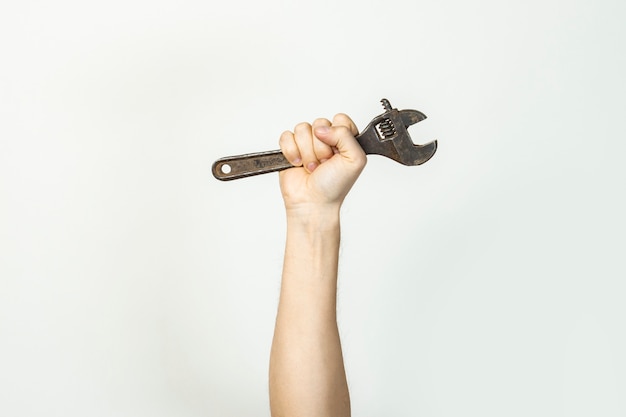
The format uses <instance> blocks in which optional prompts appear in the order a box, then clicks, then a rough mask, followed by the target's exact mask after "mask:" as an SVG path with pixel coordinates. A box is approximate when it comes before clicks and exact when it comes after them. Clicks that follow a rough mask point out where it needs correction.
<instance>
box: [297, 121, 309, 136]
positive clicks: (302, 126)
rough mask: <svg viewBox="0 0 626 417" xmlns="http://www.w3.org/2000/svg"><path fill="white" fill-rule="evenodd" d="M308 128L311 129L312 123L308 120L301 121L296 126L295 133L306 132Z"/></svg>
mask: <svg viewBox="0 0 626 417" xmlns="http://www.w3.org/2000/svg"><path fill="white" fill-rule="evenodd" d="M306 130H311V125H310V124H309V123H307V122H300V123H298V124H297V125H296V126H295V127H294V128H293V131H294V133H299V132H304V131H306Z"/></svg>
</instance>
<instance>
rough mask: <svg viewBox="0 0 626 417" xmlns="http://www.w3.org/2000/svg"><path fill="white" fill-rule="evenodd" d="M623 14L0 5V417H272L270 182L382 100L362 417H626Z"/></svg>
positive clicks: (366, 184)
mask: <svg viewBox="0 0 626 417" xmlns="http://www.w3.org/2000/svg"><path fill="white" fill-rule="evenodd" d="M625 21H626V6H625V5H624V2H622V1H618V0H600V1H580V0H573V1H568V2H565V1H557V0H541V1H538V0H530V1H515V2H513V1H507V2H505V1H495V0H477V1H473V2H466V1H460V0H447V1H446V0H444V1H429V2H416V1H409V0H391V1H386V2H376V1H369V2H365V1H317V2H287V1H284V0H282V1H281V0H269V1H265V2H258V1H252V0H244V1H231V2H216V1H187V2H184V1H171V0H170V1H146V0H143V1H142V0H131V1H110V2H85V1H73V2H72V1H54V2H46V1H19V2H18V1H8V0H6V1H3V2H2V4H1V6H0V48H1V50H0V54H1V55H0V61H1V62H0V199H1V201H0V415H2V416H44V415H45V416H220V417H221V416H237V417H238V416H269V406H268V395H267V369H268V358H269V348H270V344H271V338H272V332H273V325H274V318H275V311H276V305H277V301H278V290H279V284H280V270H281V263H282V251H283V244H284V240H283V239H284V232H285V230H284V217H283V212H282V210H283V209H282V201H281V199H280V194H279V191H278V185H277V176H276V175H275V174H273V175H266V176H263V177H256V178H249V179H245V180H240V181H235V182H230V183H222V182H219V181H216V180H215V179H214V178H213V177H212V176H211V174H210V166H211V163H212V162H213V160H215V159H217V158H219V157H223V156H227V155H235V154H240V153H246V152H253V151H264V150H271V149H276V148H277V146H278V145H277V140H278V136H279V135H280V133H281V132H282V131H283V130H286V129H291V128H292V127H293V126H294V125H295V124H296V123H298V122H300V121H312V120H313V119H314V118H316V117H332V116H333V114H335V113H337V112H345V113H348V114H350V115H352V116H353V118H354V120H355V121H356V123H357V125H358V126H360V127H364V126H365V125H366V124H367V123H368V122H369V121H370V119H371V118H372V117H374V116H375V115H377V114H379V113H380V112H381V111H382V107H380V104H379V103H378V101H379V100H380V99H381V98H382V97H386V98H388V99H389V100H390V101H391V103H392V104H393V105H394V106H395V107H398V108H399V109H403V108H413V109H418V110H421V111H423V112H424V113H426V114H427V115H428V116H429V118H428V119H427V120H425V121H423V122H421V123H419V124H418V125H416V126H413V127H412V128H411V129H410V133H411V135H412V137H413V140H414V141H415V142H416V143H424V142H427V141H430V140H432V139H439V145H440V147H439V150H438V152H437V154H436V155H435V156H434V158H433V159H432V160H431V161H430V162H428V163H427V164H425V165H422V166H420V167H404V166H402V165H399V164H396V163H394V162H393V161H391V160H389V159H385V158H382V157H376V156H372V157H370V158H369V164H368V166H367V168H366V170H365V172H364V174H363V175H362V177H361V178H360V179H359V182H358V183H357V185H356V186H355V188H354V189H353V192H352V193H351V195H350V196H349V197H348V200H347V201H346V204H345V206H344V210H343V243H342V252H341V267H340V283H339V287H340V288H339V325H340V329H341V334H342V340H343V344H344V354H345V361H346V367H347V373H348V379H349V384H350V387H351V395H352V404H353V415H354V416H359V417H361V416H365V417H367V416H372V417H374V416H481V417H484V416H530V415H532V416H568V417H569V416H591V415H594V416H603V417H610V416H626V355H625V352H626V328H625V324H624V323H625V322H626V304H625V303H624V298H625V295H626V283H625V279H626V266H625V263H624V262H625V261H624V257H623V252H624V248H625V246H626V242H625V234H626V221H625V220H624V214H625V213H626V203H625V199H624V182H625V179H626V169H625V168H624V163H623V160H624V153H625V152H626V144H625V141H626V124H625V123H624V115H625V112H626V98H625V97H626V81H625V79H626V78H625V77H626V76H625V74H626V53H625V51H626V26H625V25H624V22H625Z"/></svg>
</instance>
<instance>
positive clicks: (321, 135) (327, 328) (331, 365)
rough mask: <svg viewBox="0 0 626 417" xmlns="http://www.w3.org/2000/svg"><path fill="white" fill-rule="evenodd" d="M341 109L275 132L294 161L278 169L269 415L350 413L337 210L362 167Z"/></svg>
mask: <svg viewBox="0 0 626 417" xmlns="http://www.w3.org/2000/svg"><path fill="white" fill-rule="evenodd" d="M356 134H357V129H356V127H355V125H354V123H353V122H352V120H350V118H349V117H347V116H345V115H337V116H335V118H334V119H333V121H332V123H331V122H330V121H328V120H326V119H318V120H316V121H315V122H314V123H313V125H312V126H311V125H309V124H306V123H302V124H299V125H298V126H296V128H295V129H294V132H285V133H283V135H282V136H281V149H282V151H283V153H284V154H285V156H286V157H287V159H289V161H290V162H291V163H292V164H293V165H295V166H296V168H292V169H289V170H287V171H284V172H281V174H280V183H281V191H282V194H283V198H284V200H285V208H286V212H287V242H286V248H285V261H284V267H283V276H282V286H281V293H280V302H279V306H278V315H277V318H276V327H275V332H274V340H273V343H272V351H271V355H270V406H271V411H272V416H274V417H299V416H315V417H324V416H328V417H331V416H332V417H341V416H349V415H350V396H349V393H348V386H347V382H346V375H345V370H344V365H343V356H342V352H341V343H340V339H339V332H338V330H337V321H336V289H337V264H338V253H339V240H340V229H339V209H340V207H341V203H342V202H343V199H344V198H345V196H346V194H347V193H348V191H349V190H350V188H351V187H352V185H353V184H354V182H355V181H356V179H357V177H358V176H359V174H360V172H361V171H362V169H363V167H364V166H365V162H366V159H365V154H364V153H363V150H362V149H361V148H360V146H359V145H358V143H357V142H356V140H355V139H354V135H356Z"/></svg>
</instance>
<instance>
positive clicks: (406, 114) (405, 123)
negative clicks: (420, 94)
mask: <svg viewBox="0 0 626 417" xmlns="http://www.w3.org/2000/svg"><path fill="white" fill-rule="evenodd" d="M384 101H386V100H384ZM387 104H388V102H387ZM386 107H389V108H388V109H387V111H386V112H385V113H383V114H381V115H379V116H376V117H375V118H374V119H373V120H372V121H371V122H370V124H368V125H367V127H366V128H365V129H364V130H363V132H361V134H360V135H359V136H357V138H356V139H357V141H358V142H359V144H360V145H361V147H362V148H363V150H364V151H365V153H366V154H377V155H382V156H386V157H387V158H391V159H393V160H394V161H397V162H399V163H401V164H403V165H411V166H412V165H421V164H423V163H424V162H426V161H428V160H429V159H430V158H431V157H432V156H433V155H434V154H435V151H436V150H437V141H436V140H434V141H432V142H429V143H427V144H425V145H415V144H414V143H413V141H412V140H411V136H410V135H409V132H408V131H407V128H408V127H409V126H411V125H414V124H415V123H417V122H420V121H422V120H424V119H425V118H426V115H425V114H424V113H422V112H419V111H417V110H398V109H391V108H390V107H391V106H386Z"/></svg>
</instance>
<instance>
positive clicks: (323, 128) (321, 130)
mask: <svg viewBox="0 0 626 417" xmlns="http://www.w3.org/2000/svg"><path fill="white" fill-rule="evenodd" d="M315 131H316V132H317V133H321V134H322V135H324V134H326V133H328V132H330V127H328V126H318V127H316V128H315Z"/></svg>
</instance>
